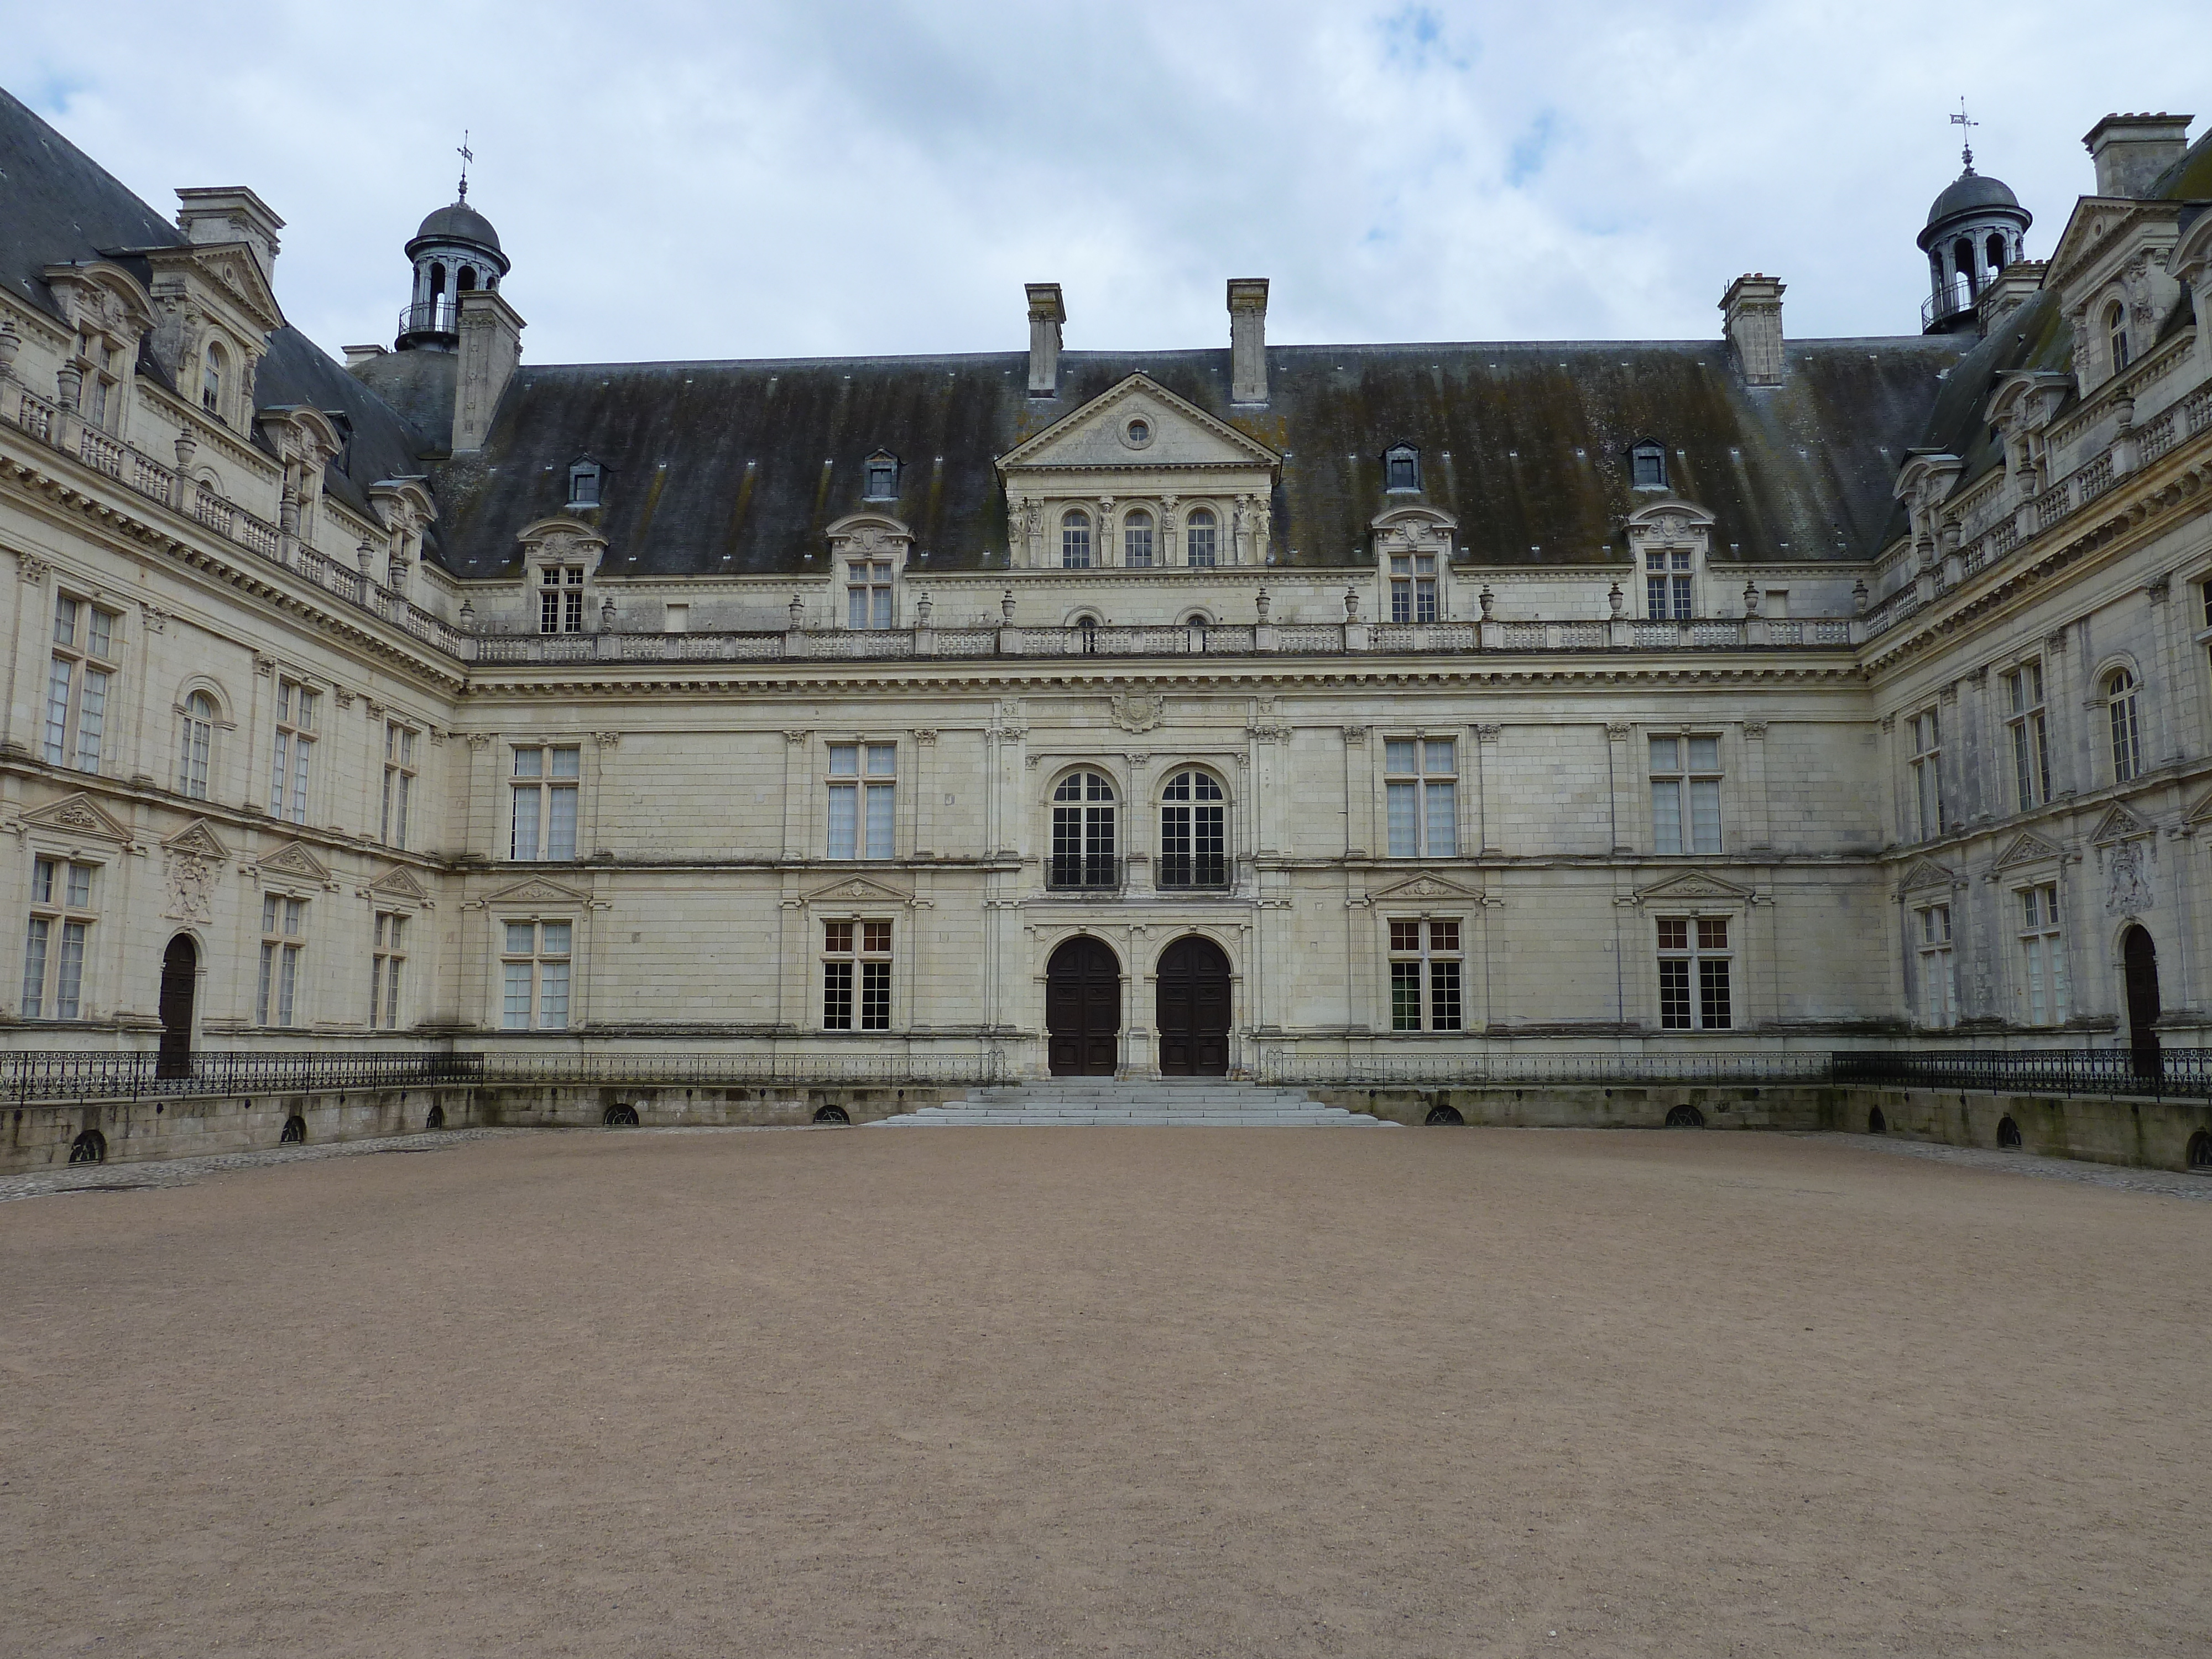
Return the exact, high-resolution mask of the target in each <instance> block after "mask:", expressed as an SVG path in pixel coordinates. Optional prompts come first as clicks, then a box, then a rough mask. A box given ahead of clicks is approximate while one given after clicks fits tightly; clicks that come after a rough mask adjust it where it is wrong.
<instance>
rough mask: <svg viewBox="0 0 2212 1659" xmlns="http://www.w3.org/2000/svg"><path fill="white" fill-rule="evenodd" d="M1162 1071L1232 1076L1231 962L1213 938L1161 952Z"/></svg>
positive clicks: (1179, 942)
mask: <svg viewBox="0 0 2212 1659" xmlns="http://www.w3.org/2000/svg"><path fill="white" fill-rule="evenodd" d="M1159 985H1160V993H1159V1028H1160V1071H1161V1073H1163V1074H1164V1075H1165V1076H1168V1077H1226V1076H1228V1074H1229V958H1228V957H1225V956H1224V955H1223V954H1222V952H1221V947H1220V946H1219V945H1216V944H1214V943H1213V941H1212V940H1211V939H1198V938H1196V937H1192V938H1187V939H1177V940H1176V942H1175V943H1174V944H1172V945H1169V946H1168V948H1167V949H1166V950H1165V951H1162V952H1161V953H1160V977H1159Z"/></svg>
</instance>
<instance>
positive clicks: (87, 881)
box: [69, 864, 92, 910]
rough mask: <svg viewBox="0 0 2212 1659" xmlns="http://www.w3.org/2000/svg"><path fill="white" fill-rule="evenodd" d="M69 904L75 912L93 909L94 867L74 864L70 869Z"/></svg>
mask: <svg viewBox="0 0 2212 1659" xmlns="http://www.w3.org/2000/svg"><path fill="white" fill-rule="evenodd" d="M69 902H70V908H71V909H73V910H89V909H90V908H92V866H90V865H88V864H72V865H71V866H70V867H69Z"/></svg>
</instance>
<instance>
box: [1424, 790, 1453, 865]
mask: <svg viewBox="0 0 2212 1659" xmlns="http://www.w3.org/2000/svg"><path fill="white" fill-rule="evenodd" d="M1425 787H1426V789H1427V792H1428V798H1429V799H1428V808H1429V811H1428V823H1427V825H1426V832H1427V841H1428V845H1427V847H1426V848H1425V849H1424V850H1425V852H1427V853H1428V854H1429V855H1430V856H1431V857H1432V858H1450V857H1452V856H1453V855H1454V854H1456V853H1457V852H1458V851H1459V815H1458V806H1457V802H1456V800H1455V793H1456V792H1455V790H1454V789H1453V788H1452V786H1451V785H1450V784H1449V783H1431V784H1429V785H1427V786H1425Z"/></svg>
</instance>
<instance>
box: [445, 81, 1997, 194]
mask: <svg viewBox="0 0 2212 1659" xmlns="http://www.w3.org/2000/svg"><path fill="white" fill-rule="evenodd" d="M1959 101H1960V104H1961V105H1963V104H1964V103H1965V102H1966V100H1964V99H1960V100H1959ZM453 153H454V154H455V155H459V157H460V158H461V199H462V200H463V201H464V202H465V201H467V200H468V199H469V163H470V162H471V161H475V160H476V159H477V153H476V151H474V150H472V149H470V148H469V130H468V129H467V128H466V127H463V128H462V129H461V142H460V146H459V149H456V150H455V151H454V152H453Z"/></svg>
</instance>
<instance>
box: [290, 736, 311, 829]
mask: <svg viewBox="0 0 2212 1659" xmlns="http://www.w3.org/2000/svg"><path fill="white" fill-rule="evenodd" d="M314 746H315V745H314V744H312V743H310V742H309V741H308V740H307V738H297V737H295V738H293V739H292V811H291V818H292V822H293V823H306V822H307V757H308V755H309V754H310V753H311V752H312V751H313V749H314Z"/></svg>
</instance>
